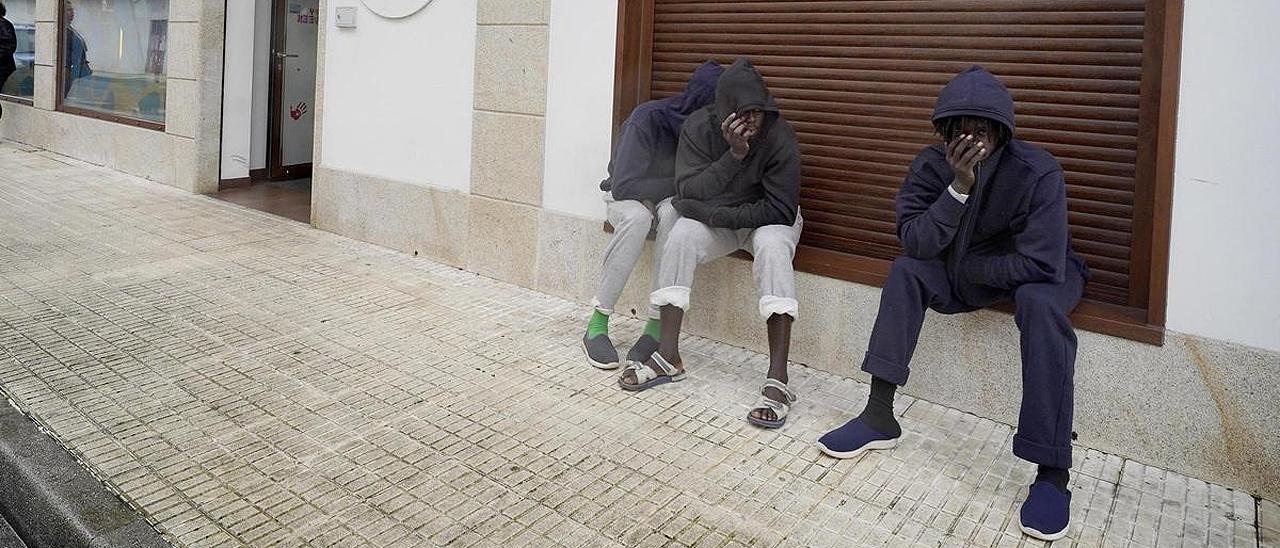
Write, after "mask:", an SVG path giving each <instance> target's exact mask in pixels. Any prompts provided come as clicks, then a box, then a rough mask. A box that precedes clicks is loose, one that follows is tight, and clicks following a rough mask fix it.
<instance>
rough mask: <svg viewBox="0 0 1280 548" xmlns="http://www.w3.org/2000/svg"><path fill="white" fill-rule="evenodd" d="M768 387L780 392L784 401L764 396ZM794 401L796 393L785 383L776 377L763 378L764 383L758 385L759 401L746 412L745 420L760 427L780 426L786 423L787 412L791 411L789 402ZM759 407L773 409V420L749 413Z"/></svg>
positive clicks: (759, 408)
mask: <svg viewBox="0 0 1280 548" xmlns="http://www.w3.org/2000/svg"><path fill="white" fill-rule="evenodd" d="M770 388H774V389H776V390H777V391H779V392H782V396H783V398H785V399H786V401H778V400H775V399H773V398H770V397H769V396H766V395H765V393H766V392H767V391H768V389H770ZM795 402H796V393H795V392H792V391H791V389H790V388H787V385H786V384H783V383H782V381H780V380H777V379H765V381H764V384H763V385H761V386H760V403H757V404H756V406H755V407H752V408H751V411H748V412H747V422H749V423H751V424H754V425H756V426H759V427H761V428H781V427H782V425H784V424H786V423H787V413H789V412H790V411H791V404H793V403H795ZM761 409H768V410H770V411H773V416H774V417H775V418H774V420H765V419H760V418H756V417H754V416H752V415H751V413H752V412H754V411H756V410H761Z"/></svg>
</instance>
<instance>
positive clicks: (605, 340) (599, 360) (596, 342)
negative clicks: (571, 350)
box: [582, 334, 621, 369]
mask: <svg viewBox="0 0 1280 548" xmlns="http://www.w3.org/2000/svg"><path fill="white" fill-rule="evenodd" d="M582 351H583V352H584V353H586V355H587V362H588V363H590V364H591V365H592V366H594V367H596V368H599V369H617V368H618V366H619V365H621V364H619V363H618V350H617V349H616V348H614V347H613V341H611V340H609V335H608V334H603V335H596V336H594V337H591V336H589V335H583V336H582Z"/></svg>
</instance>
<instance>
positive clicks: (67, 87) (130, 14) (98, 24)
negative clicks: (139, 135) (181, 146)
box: [61, 0, 169, 123]
mask: <svg viewBox="0 0 1280 548" xmlns="http://www.w3.org/2000/svg"><path fill="white" fill-rule="evenodd" d="M63 8H64V9H63V19H62V21H63V25H65V27H64V28H63V31H62V34H63V44H62V59H61V63H62V94H63V101H62V104H63V105H65V106H70V107H77V108H83V109H88V110H93V111H97V112H102V113H106V114H113V115H116V116H122V117H125V118H133V119H137V120H145V121H149V122H157V123H164V94H165V52H166V50H167V49H168V42H169V38H168V35H169V1H168V0H65V1H64V2H63Z"/></svg>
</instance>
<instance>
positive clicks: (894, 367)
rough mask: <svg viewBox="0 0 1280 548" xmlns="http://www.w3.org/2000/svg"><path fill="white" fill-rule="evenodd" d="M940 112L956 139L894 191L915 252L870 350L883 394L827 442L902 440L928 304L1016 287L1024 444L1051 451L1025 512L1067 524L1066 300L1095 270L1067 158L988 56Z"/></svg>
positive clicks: (1036, 522)
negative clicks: (1071, 228) (1076, 230)
mask: <svg viewBox="0 0 1280 548" xmlns="http://www.w3.org/2000/svg"><path fill="white" fill-rule="evenodd" d="M933 123H934V127H935V128H936V129H937V131H938V133H939V134H940V135H941V136H942V138H943V141H944V142H943V144H941V145H933V146H930V147H928V148H926V149H925V150H924V151H923V152H921V153H920V155H919V156H917V157H916V159H915V161H914V162H912V164H911V169H910V172H909V174H908V175H907V179H906V181H905V182H904V183H903V185H902V190H901V191H900V192H899V193H898V197H897V201H896V205H897V214H898V237H899V239H900V240H901V241H902V247H903V250H904V251H905V255H904V256H903V257H899V258H898V259H897V260H896V261H894V263H893V266H892V268H891V269H890V271H889V277H888V279H887V280H886V281H885V285H884V290H883V292H882V293H881V299H880V311H879V313H878V315H877V316H876V322H875V327H874V328H873V329H872V332H871V341H870V343H869V345H868V348H867V354H866V358H865V360H864V361H863V364H862V369H863V371H866V372H868V373H870V374H871V376H872V377H871V395H870V397H869V399H868V401H867V405H866V407H865V409H864V410H863V411H862V414H860V415H859V416H858V417H856V418H854V419H853V420H851V421H849V422H848V423H846V424H845V425H843V426H841V427H840V428H837V429H836V430H833V431H831V432H829V433H827V434H826V435H824V436H823V437H822V438H821V439H820V440H819V442H818V443H819V445H820V448H821V450H822V451H823V452H824V453H826V454H828V455H831V456H833V457H836V458H851V457H854V456H857V455H859V454H861V453H862V452H864V451H866V450H870V449H888V448H891V447H893V446H894V445H896V444H897V441H898V438H899V437H900V436H901V435H902V430H901V428H900V426H899V425H898V422H897V420H896V419H895V418H894V416H893V395H894V391H895V389H896V387H897V386H901V385H903V384H905V383H906V382H907V376H908V373H909V372H910V370H909V368H908V365H909V363H910V362H911V355H912V353H913V352H914V351H915V347H916V341H917V339H918V337H919V335H920V328H921V325H922V323H923V322H924V316H925V310H926V309H929V308H931V309H933V310H935V311H937V312H940V313H943V314H956V313H961V312H969V311H973V310H977V309H979V308H982V307H985V306H988V305H990V304H993V303H996V302H997V301H1001V300H1007V299H1012V300H1013V302H1014V303H1015V306H1016V311H1015V313H1014V322H1015V323H1016V324H1017V326H1018V329H1019V330H1020V331H1021V345H1022V410H1021V412H1020V414H1019V417H1018V430H1017V434H1016V435H1015V436H1014V438H1013V453H1014V454H1015V455H1017V456H1018V457H1020V458H1022V459H1025V460H1028V461H1031V462H1033V463H1035V464H1037V465H1039V468H1038V471H1037V475H1036V479H1035V482H1034V483H1033V484H1032V485H1031V488H1030V490H1029V493H1028V497H1027V499H1026V501H1025V503H1024V504H1023V507H1022V512H1021V525H1022V529H1023V531H1024V532H1026V533H1027V534H1029V535H1032V536H1034V537H1036V538H1040V539H1044V540H1055V539H1058V538H1062V537H1063V536H1064V535H1065V534H1066V530H1067V525H1068V519H1069V516H1070V503H1071V493H1070V491H1068V490H1067V483H1068V469H1069V468H1070V467H1071V421H1072V408H1073V398H1074V388H1073V387H1074V385H1073V378H1074V376H1075V357H1076V336H1075V331H1074V330H1073V329H1072V326H1071V321H1070V319H1069V318H1068V314H1070V313H1071V311H1072V309H1074V308H1075V306H1076V304H1077V303H1078V302H1079V300H1080V295H1081V292H1082V290H1083V287H1084V283H1085V280H1086V278H1087V277H1088V270H1087V269H1086V268H1085V264H1084V261H1083V260H1081V259H1080V258H1079V257H1078V256H1077V255H1076V254H1075V253H1074V252H1073V251H1072V250H1071V241H1070V237H1069V235H1068V232H1067V200H1066V186H1065V184H1064V182H1063V177H1062V168H1061V167H1060V166H1059V165H1058V161H1057V160H1056V159H1054V157H1053V156H1052V155H1050V154H1049V153H1048V152H1045V151H1044V150H1042V149H1040V148H1039V147H1036V146H1035V145H1032V144H1030V143H1027V142H1025V141H1021V140H1018V139H1015V138H1013V135H1014V131H1015V129H1016V126H1015V124H1014V111H1013V98H1012V97H1011V96H1010V94H1009V91H1008V90H1007V89H1006V88H1005V86H1004V84H1002V83H1001V82H1000V81H999V80H997V79H996V78H995V77H994V76H992V75H991V73H989V72H987V71H986V70H984V69H983V68H981V67H973V68H970V69H968V70H966V71H964V72H962V73H960V74H959V75H957V76H956V77H955V78H954V79H952V80H951V82H950V83H948V84H947V85H946V87H945V88H943V90H942V93H941V94H940V95H939V97H938V101H937V104H936V106H935V108H934V113H933Z"/></svg>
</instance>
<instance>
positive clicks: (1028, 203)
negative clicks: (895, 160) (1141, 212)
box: [896, 67, 1087, 306]
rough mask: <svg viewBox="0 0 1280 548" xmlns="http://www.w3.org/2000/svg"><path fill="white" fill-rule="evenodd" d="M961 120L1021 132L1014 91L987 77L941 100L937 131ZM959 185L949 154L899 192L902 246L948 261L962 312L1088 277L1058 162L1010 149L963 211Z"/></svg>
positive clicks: (931, 151) (924, 162)
mask: <svg viewBox="0 0 1280 548" xmlns="http://www.w3.org/2000/svg"><path fill="white" fill-rule="evenodd" d="M957 115H976V116H983V117H986V118H991V119H993V120H996V121H998V122H1000V123H1002V124H1004V125H1005V126H1006V127H1008V128H1009V131H1010V133H1011V134H1012V133H1013V131H1014V129H1015V125H1014V112H1013V99H1012V97H1011V96H1010V95H1009V91H1008V90H1007V89H1005V87H1004V85H1003V84H1001V83H1000V81H999V80H997V79H996V78H995V77H994V76H992V75H991V73H989V72H987V71H986V70H984V69H982V68H981V67H973V68H971V69H969V70H967V71H965V72H962V73H960V74H959V75H958V76H956V77H955V78H954V79H952V81H951V83H949V84H947V86H946V87H945V88H943V90H942V93H941V95H940V96H939V97H938V102H937V105H936V107H935V109H934V116H933V119H934V121H937V120H939V119H941V118H946V117H948V116H957ZM953 178H954V176H953V172H952V170H951V166H950V164H948V163H947V158H946V150H945V149H944V147H943V145H933V146H930V147H928V148H926V149H925V150H924V151H923V152H921V153H920V155H919V156H917V157H916V159H915V161H913V162H912V163H911V170H910V172H909V173H908V174H907V179H906V181H905V182H904V183H903V184H902V190H901V191H899V192H898V197H897V201H896V206H897V214H898V238H899V239H900V240H901V241H902V247H903V249H904V250H905V251H906V254H907V256H909V257H914V258H917V259H926V260H927V259H942V260H945V261H946V263H947V269H948V273H949V275H950V277H951V281H952V285H953V287H954V288H955V291H956V295H957V296H958V297H960V299H961V300H962V301H963V302H965V303H968V304H970V305H973V306H986V305H989V304H991V303H993V302H995V301H998V300H1001V299H1003V298H1005V297H1007V296H1008V294H1009V292H1010V291H1012V290H1013V289H1015V288H1017V287H1018V286H1019V285H1022V284H1026V283H1036V282H1051V283H1061V282H1062V281H1063V280H1064V279H1065V276H1066V275H1067V273H1068V272H1069V271H1072V270H1074V271H1075V272H1079V273H1082V274H1086V275H1087V270H1086V269H1085V267H1084V261H1082V260H1081V259H1080V258H1079V257H1077V256H1076V255H1075V253H1074V252H1073V251H1072V250H1071V238H1070V234H1069V233H1068V231H1067V196H1066V185H1065V183H1064V181H1063V178H1062V167H1061V166H1060V165H1059V164H1058V161H1057V160H1056V159H1054V157H1053V156H1052V155H1051V154H1049V153H1048V152H1045V151H1044V150H1043V149H1041V148H1039V147H1037V146H1035V145H1032V144H1030V143H1027V142H1025V141H1021V140H1018V139H1011V140H1010V141H1009V143H1008V144H1006V145H1005V146H1003V147H1001V148H1000V149H999V150H998V151H996V153H994V154H993V155H992V156H991V157H990V158H988V159H987V160H985V161H984V162H982V164H980V166H979V168H978V170H977V183H976V184H975V185H974V187H973V189H972V190H971V191H970V195H969V198H968V200H967V201H966V202H965V203H963V204H962V203H960V201H959V200H957V199H956V198H955V197H954V196H952V195H951V193H950V192H948V191H947V187H948V186H949V185H950V184H951V182H952V179H953Z"/></svg>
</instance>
